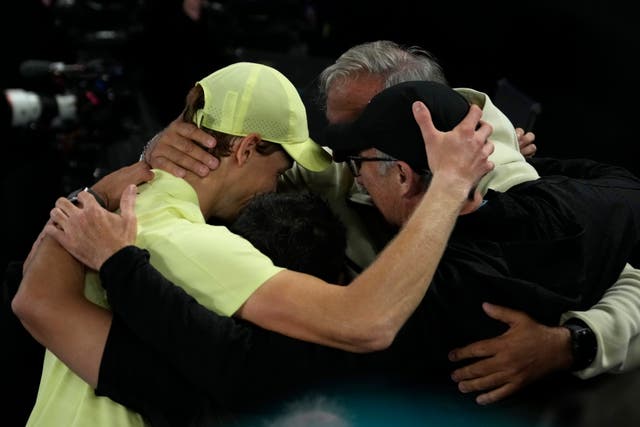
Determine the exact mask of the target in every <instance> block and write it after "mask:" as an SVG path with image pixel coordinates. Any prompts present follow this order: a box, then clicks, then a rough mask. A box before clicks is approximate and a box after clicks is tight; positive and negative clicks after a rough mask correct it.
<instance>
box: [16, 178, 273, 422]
mask: <svg viewBox="0 0 640 427" xmlns="http://www.w3.org/2000/svg"><path fill="white" fill-rule="evenodd" d="M154 172H155V178H154V179H153V181H152V182H150V183H147V184H145V185H143V186H141V187H140V190H139V191H140V194H139V195H138V197H137V201H136V216H137V217H138V237H137V241H136V244H137V245H138V246H140V247H142V248H145V249H147V250H148V251H149V252H150V254H151V258H150V260H151V264H153V266H154V267H156V268H157V269H158V270H159V271H160V272H161V273H162V274H164V275H165V276H166V277H167V278H168V279H169V280H171V281H173V282H174V283H175V284H176V285H178V286H181V287H182V288H184V289H185V290H186V291H187V292H188V293H189V294H191V295H192V296H193V297H194V298H196V300H198V302H200V303H201V304H203V305H204V306H206V307H208V308H209V309H211V310H213V311H215V312H216V313H218V314H222V315H226V316H230V315H232V314H233V313H235V312H236V311H237V310H238V308H240V306H241V305H242V304H243V303H244V302H245V301H246V300H247V299H248V298H249V296H250V295H251V294H252V293H253V292H254V291H255V290H256V289H257V288H258V287H259V286H260V285H261V284H262V283H264V282H265V281H267V280H268V279H270V278H271V277H273V276H274V275H275V274H277V273H278V272H280V271H282V270H283V269H282V268H280V267H276V266H274V265H273V263H272V262H271V260H270V259H269V258H268V257H266V256H265V255H263V254H262V253H261V252H259V251H258V250H257V249H255V248H254V247H253V246H252V245H251V243H249V242H248V241H247V240H245V239H243V238H242V237H240V236H237V235H235V234H233V233H231V232H230V231H229V230H228V229H227V228H226V227H222V226H211V225H208V224H207V223H206V222H205V219H204V217H203V216H202V213H201V211H200V207H199V205H198V198H197V195H196V193H195V191H194V190H193V188H192V187H191V186H190V185H189V184H188V183H187V182H186V181H184V180H183V179H181V178H176V177H174V176H172V175H171V174H168V173H166V172H163V171H160V170H154ZM85 295H86V296H87V298H89V299H90V300H91V301H93V302H95V303H96V304H99V305H102V306H104V307H107V301H106V295H105V292H104V290H103V289H102V287H101V286H100V284H99V280H98V276H97V274H95V273H91V274H87V277H86V281H85ZM143 425H145V422H144V420H143V418H142V417H141V416H140V415H139V414H137V413H135V412H133V411H130V410H128V409H127V408H125V407H124V406H122V405H120V404H117V403H115V402H113V401H112V400H110V399H108V398H106V397H98V396H96V395H95V394H94V391H93V389H92V388H91V387H89V385H88V384H86V383H85V382H84V381H83V380H82V379H80V378H79V377H78V376H77V375H75V374H74V373H73V372H72V371H71V370H70V369H69V368H67V366H66V365H65V364H64V363H62V362H61V361H60V360H59V359H58V358H56V357H55V356H54V355H53V354H52V353H51V352H49V351H47V352H46V354H45V361H44V365H43V371H42V376H41V379H40V388H39V390H38V397H37V400H36V404H35V406H34V408H33V410H32V412H31V416H30V418H29V421H28V423H27V426H52V427H58V426H68V427H85V426H92V427H93V426H105V427H113V426H118V427H125V426H143Z"/></svg>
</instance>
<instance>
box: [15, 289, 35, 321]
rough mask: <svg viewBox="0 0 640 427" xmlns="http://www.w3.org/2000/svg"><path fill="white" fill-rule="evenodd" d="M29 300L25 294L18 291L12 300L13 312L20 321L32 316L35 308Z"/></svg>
mask: <svg viewBox="0 0 640 427" xmlns="http://www.w3.org/2000/svg"><path fill="white" fill-rule="evenodd" d="M27 300H28V298H27V297H26V296H25V295H24V292H20V291H18V292H17V293H16V294H15V295H14V297H13V299H12V300H11V310H12V311H13V314H15V315H16V317H17V318H18V319H20V321H24V320H23V319H26V318H28V317H29V316H30V315H31V310H32V308H33V306H32V305H31V304H29V302H28V301H27Z"/></svg>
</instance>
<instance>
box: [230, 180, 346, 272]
mask: <svg viewBox="0 0 640 427" xmlns="http://www.w3.org/2000/svg"><path fill="white" fill-rule="evenodd" d="M229 229H230V230H231V231H232V232H234V233H236V234H239V235H241V236H243V237H244V238H245V239H247V240H249V241H250V242H251V243H252V244H253V245H254V246H255V247H256V248H257V249H258V250H260V251H261V252H262V253H264V254H265V255H267V256H268V257H269V258H271V260H273V263H274V264H275V265H278V266H280V267H285V268H288V269H289V270H295V271H299V272H301V273H307V274H311V275H313V276H316V277H319V278H321V279H323V280H325V281H327V282H330V283H338V282H339V281H340V280H341V278H340V274H341V273H342V272H343V271H344V265H345V250H346V245H347V240H346V228H345V226H344V224H343V223H342V222H341V221H340V220H339V219H338V217H337V216H336V215H335V214H334V213H333V212H332V211H331V209H330V208H329V206H328V205H327V203H326V202H325V201H324V200H323V199H322V198H321V197H320V196H318V195H317V194H314V193H311V192H284V193H266V194H262V195H259V196H256V197H254V198H253V200H252V201H251V202H250V203H249V204H248V205H247V206H246V207H245V208H244V209H243V210H242V212H241V213H240V216H239V217H238V218H237V219H236V220H235V221H234V222H233V223H232V224H231V225H230V226H229Z"/></svg>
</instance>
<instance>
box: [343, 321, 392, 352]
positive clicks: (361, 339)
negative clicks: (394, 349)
mask: <svg viewBox="0 0 640 427" xmlns="http://www.w3.org/2000/svg"><path fill="white" fill-rule="evenodd" d="M397 334H398V328H395V327H394V326H393V325H392V324H390V323H389V322H381V323H369V324H368V326H367V327H365V328H363V329H361V332H360V333H359V334H357V337H352V338H353V339H352V340H351V342H352V343H355V346H354V348H353V349H352V351H354V352H356V353H372V352H376V351H382V350H386V349H388V348H389V347H391V344H393V341H394V340H395V338H396V335H397Z"/></svg>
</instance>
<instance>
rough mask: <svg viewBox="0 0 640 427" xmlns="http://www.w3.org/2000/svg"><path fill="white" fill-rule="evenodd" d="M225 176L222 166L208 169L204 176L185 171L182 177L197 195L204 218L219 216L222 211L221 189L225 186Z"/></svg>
mask: <svg viewBox="0 0 640 427" xmlns="http://www.w3.org/2000/svg"><path fill="white" fill-rule="evenodd" d="M226 177H227V174H226V173H225V171H224V169H223V168H219V169H216V170H215V171H210V172H209V174H208V175H207V176H206V177H204V178H203V177H200V176H198V175H195V174H194V173H191V172H187V174H186V175H185V177H184V179H185V181H187V182H188V183H189V184H190V185H191V186H192V187H193V189H194V190H195V192H196V195H197V196H198V204H199V205H200V211H201V212H202V215H203V216H204V218H205V220H209V219H210V218H212V217H218V216H221V215H222V213H223V212H224V205H223V203H224V200H225V197H223V194H224V193H223V192H222V191H223V189H224V188H225V183H226V179H225V178H226Z"/></svg>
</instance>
